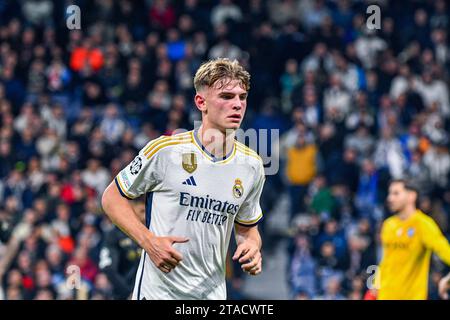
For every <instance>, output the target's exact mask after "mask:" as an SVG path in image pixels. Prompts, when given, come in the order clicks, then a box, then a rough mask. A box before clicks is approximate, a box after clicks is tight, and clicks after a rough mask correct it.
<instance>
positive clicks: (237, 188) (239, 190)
mask: <svg viewBox="0 0 450 320" xmlns="http://www.w3.org/2000/svg"><path fill="white" fill-rule="evenodd" d="M243 194H244V187H243V186H242V181H241V180H240V179H236V180H234V186H233V196H234V197H235V198H240V197H242V195H243Z"/></svg>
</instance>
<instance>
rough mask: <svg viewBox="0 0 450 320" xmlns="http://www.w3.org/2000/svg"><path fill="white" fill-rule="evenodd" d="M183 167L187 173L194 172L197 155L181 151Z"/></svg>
mask: <svg viewBox="0 0 450 320" xmlns="http://www.w3.org/2000/svg"><path fill="white" fill-rule="evenodd" d="M182 163H183V169H184V170H186V171H187V172H189V173H192V172H194V171H195V170H196V169H197V156H196V155H195V153H194V152H190V153H183V160H182Z"/></svg>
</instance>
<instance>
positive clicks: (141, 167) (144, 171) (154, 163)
mask: <svg viewBox="0 0 450 320" xmlns="http://www.w3.org/2000/svg"><path fill="white" fill-rule="evenodd" d="M159 146H160V139H155V140H152V141H150V142H149V143H148V144H147V145H146V146H145V147H144V148H142V150H140V151H139V153H138V155H137V156H136V157H135V158H134V159H133V161H131V162H130V163H129V164H128V165H127V166H126V167H125V168H123V169H122V171H120V172H119V174H118V175H117V176H116V178H115V179H114V180H115V183H116V185H117V188H118V189H119V191H120V194H121V195H122V196H123V197H125V198H127V199H129V200H132V199H135V198H137V197H139V196H141V195H143V194H145V193H146V192H150V191H155V190H156V189H158V187H160V186H161V184H162V181H163V178H164V175H165V166H164V161H163V160H162V159H161V158H162V152H161V151H159V150H160V147H159Z"/></svg>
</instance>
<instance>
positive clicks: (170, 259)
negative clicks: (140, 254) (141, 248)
mask: <svg viewBox="0 0 450 320" xmlns="http://www.w3.org/2000/svg"><path fill="white" fill-rule="evenodd" d="M188 241H189V239H188V238H185V237H173V236H170V237H156V236H153V237H152V238H151V240H150V245H149V248H147V249H146V250H145V251H146V252H147V254H148V256H149V257H150V259H151V260H152V262H153V264H154V265H155V266H156V267H157V268H158V269H159V270H161V271H162V272H164V273H169V272H170V271H172V269H174V268H176V267H177V266H178V265H179V264H180V262H181V260H183V256H182V255H181V253H180V252H178V251H177V250H175V248H174V247H173V244H174V243H185V242H188Z"/></svg>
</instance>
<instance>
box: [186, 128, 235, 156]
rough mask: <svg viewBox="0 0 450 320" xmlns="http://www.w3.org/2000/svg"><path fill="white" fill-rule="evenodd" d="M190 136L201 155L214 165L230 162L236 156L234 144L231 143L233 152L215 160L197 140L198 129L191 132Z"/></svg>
mask: <svg viewBox="0 0 450 320" xmlns="http://www.w3.org/2000/svg"><path fill="white" fill-rule="evenodd" d="M191 134H192V140H193V141H194V144H195V145H196V146H197V147H198V148H199V149H200V151H201V152H202V154H203V155H204V156H205V157H206V158H208V160H210V161H212V162H214V163H226V162H228V161H230V160H231V159H232V158H233V156H234V155H235V154H236V143H233V150H231V151H230V152H229V153H228V154H227V155H226V156H225V157H223V158H217V157H215V156H214V155H213V154H212V153H211V152H209V151H208V150H207V149H206V148H205V146H204V145H203V144H202V143H201V142H200V139H199V138H198V128H196V129H194V130H193V131H191Z"/></svg>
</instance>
